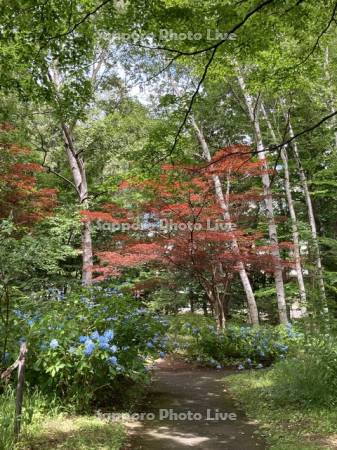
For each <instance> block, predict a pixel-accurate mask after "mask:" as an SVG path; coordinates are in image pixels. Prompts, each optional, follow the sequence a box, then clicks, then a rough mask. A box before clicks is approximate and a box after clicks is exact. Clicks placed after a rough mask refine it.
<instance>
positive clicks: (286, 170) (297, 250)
mask: <svg viewBox="0 0 337 450" xmlns="http://www.w3.org/2000/svg"><path fill="white" fill-rule="evenodd" d="M261 111H262V114H263V116H264V118H265V120H266V123H267V125H268V128H269V131H270V134H271V136H272V139H273V141H274V144H276V142H277V139H276V134H275V131H274V129H273V126H272V124H271V122H270V120H269V117H268V114H267V111H266V109H265V107H264V105H263V103H262V102H261ZM281 159H282V162H283V169H284V188H285V191H286V196H287V202H288V208H289V214H290V220H291V230H292V237H293V243H294V259H295V267H296V277H297V283H298V288H299V297H300V302H301V305H302V306H305V305H306V300H307V298H306V292H305V285H304V278H303V270H302V264H301V252H300V236H299V232H298V226H297V217H296V211H295V207H294V202H293V197H292V193H291V184H290V174H289V165H288V154H287V149H286V147H282V149H281Z"/></svg>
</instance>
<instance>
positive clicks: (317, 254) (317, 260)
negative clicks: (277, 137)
mask: <svg viewBox="0 0 337 450" xmlns="http://www.w3.org/2000/svg"><path fill="white" fill-rule="evenodd" d="M288 128H289V136H290V137H294V130H293V128H292V125H291V122H290V120H289V121H288ZM292 149H293V155H294V159H295V161H296V165H297V170H298V173H299V176H300V180H301V184H302V188H303V192H304V198H305V202H306V204H307V210H308V218H309V225H310V229H311V238H312V242H313V246H314V251H315V263H316V267H317V275H318V285H319V290H320V294H321V297H322V299H323V300H324V301H325V298H326V297H325V287H324V279H323V266H322V260H321V255H320V249H319V244H318V236H317V227H316V220H315V215H314V209H313V206H312V201H311V195H310V190H309V185H308V180H307V176H306V174H305V171H304V169H303V167H302V164H301V159H300V154H299V151H298V146H297V142H296V140H295V139H294V140H293V141H292Z"/></svg>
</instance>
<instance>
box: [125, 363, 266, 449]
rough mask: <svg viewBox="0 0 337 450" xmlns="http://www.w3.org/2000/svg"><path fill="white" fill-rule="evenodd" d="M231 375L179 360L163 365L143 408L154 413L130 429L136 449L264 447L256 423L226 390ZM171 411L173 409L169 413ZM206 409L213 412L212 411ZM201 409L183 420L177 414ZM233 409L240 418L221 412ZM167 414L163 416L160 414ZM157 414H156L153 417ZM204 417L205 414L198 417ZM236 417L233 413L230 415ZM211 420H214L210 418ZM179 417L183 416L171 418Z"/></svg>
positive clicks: (156, 374) (132, 445) (146, 411)
mask: <svg viewBox="0 0 337 450" xmlns="http://www.w3.org/2000/svg"><path fill="white" fill-rule="evenodd" d="M226 373H227V374H229V373H230V371H228V372H224V371H215V370H212V369H204V368H197V367H195V368H194V367H191V366H190V365H186V364H184V363H177V362H176V361H174V362H172V361H165V362H162V363H159V364H158V366H157V368H156V370H155V373H154V382H153V385H152V387H151V391H150V396H149V403H148V406H147V407H146V408H144V412H145V413H147V414H152V416H151V415H150V416H148V419H147V420H141V421H139V422H137V423H135V424H134V425H133V428H132V429H131V442H130V448H131V449H133V450H140V449H142V450H173V449H187V448H189V447H193V448H197V449H203V450H218V449H226V450H253V449H257V450H262V449H266V446H265V444H264V443H263V442H262V440H261V439H259V438H257V437H256V436H255V435H254V431H256V429H257V428H256V426H254V424H252V423H250V422H249V420H248V419H247V417H246V416H245V415H244V413H243V412H242V411H240V410H238V408H237V407H236V406H235V402H234V401H233V399H232V398H231V397H230V396H229V395H228V394H227V393H226V391H225V388H224V385H223V378H224V376H225V375H226ZM169 410H171V413H170V411H169ZM207 410H209V412H208V413H207ZM188 411H190V413H189V414H190V417H191V415H192V414H195V413H199V414H201V415H202V419H199V420H179V419H181V416H180V417H177V416H175V415H174V414H176V415H177V414H179V413H185V414H186V413H187V412H188ZM217 412H218V413H222V414H225V413H234V414H236V417H237V418H236V420H230V419H229V417H228V416H227V419H226V420H223V418H224V417H225V416H224V415H223V416H218V420H214V419H215V417H216V413H217ZM168 414H170V417H168V418H167V417H166V418H164V419H162V420H159V417H160V415H162V416H165V415H168ZM153 416H154V417H155V419H154V420H152V418H153ZM199 417H200V416H199ZM231 417H232V419H233V416H231ZM209 418H212V419H213V420H208V419H209ZM172 419H178V420H172Z"/></svg>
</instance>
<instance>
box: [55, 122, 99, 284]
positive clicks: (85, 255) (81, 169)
mask: <svg viewBox="0 0 337 450" xmlns="http://www.w3.org/2000/svg"><path fill="white" fill-rule="evenodd" d="M62 130H63V139H64V144H65V148H66V151H67V155H68V160H69V164H70V168H71V172H72V175H73V179H74V184H75V186H76V190H77V193H78V196H79V200H80V203H81V205H83V209H88V185H87V178H86V172H85V166H84V161H83V159H82V157H81V156H80V155H78V154H77V153H76V149H75V145H74V140H73V137H72V134H71V131H70V130H69V128H68V127H67V125H65V124H62ZM92 264H93V252H92V239H91V225H90V222H87V221H86V222H84V223H83V229H82V284H83V285H90V284H91V283H92Z"/></svg>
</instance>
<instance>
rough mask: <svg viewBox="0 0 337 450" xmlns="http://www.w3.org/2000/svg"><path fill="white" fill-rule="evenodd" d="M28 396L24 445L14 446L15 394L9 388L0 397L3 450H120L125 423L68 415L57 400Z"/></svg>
mask: <svg viewBox="0 0 337 450" xmlns="http://www.w3.org/2000/svg"><path fill="white" fill-rule="evenodd" d="M25 394H26V395H25V396H24V408H23V418H22V427H21V428H22V431H21V435H20V442H17V443H15V442H14V436H13V423H14V408H15V392H14V390H13V389H12V388H11V387H10V386H8V387H7V388H6V390H5V391H4V392H2V394H1V395H0V429H1V433H0V449H1V450H49V449H56V450H61V449H62V450H68V449H69V450H119V449H120V448H122V446H123V444H124V442H125V439H126V431H125V428H124V426H123V424H121V423H112V422H108V421H106V420H104V419H103V418H100V417H96V416H90V415H87V416H84V415H83V416H79V415H75V413H72V412H71V411H72V410H71V408H68V409H67V411H65V409H64V407H63V406H62V405H60V404H59V403H58V402H57V401H56V399H53V398H47V397H45V396H43V395H42V394H41V393H39V392H30V391H29V390H28V389H27V391H26V393H25Z"/></svg>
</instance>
